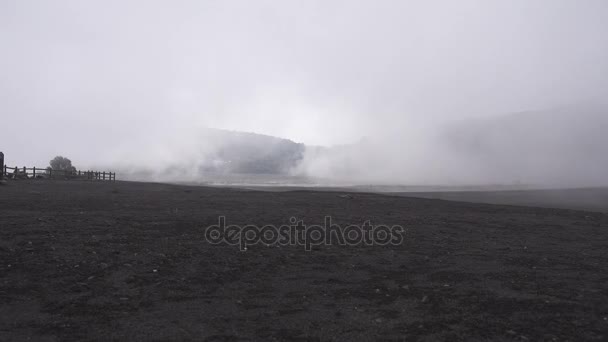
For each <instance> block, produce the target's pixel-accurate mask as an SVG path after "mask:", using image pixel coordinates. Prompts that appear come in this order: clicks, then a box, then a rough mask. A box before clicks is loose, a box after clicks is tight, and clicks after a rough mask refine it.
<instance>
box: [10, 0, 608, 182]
mask: <svg viewBox="0 0 608 342" xmlns="http://www.w3.org/2000/svg"><path fill="white" fill-rule="evenodd" d="M607 32H608V2H606V1H604V0H583V1H575V0H569V1H567V0H536V1H530V0H511V1H499V0H496V1H489V0H478V1H473V0H460V1H448V0H445V1H405V0H403V1H382V0H379V1H361V0H344V1H312V0H306V1H288V0H281V1H278V0H277V1H270V0H266V1H263V0H258V1H246V0H242V1H229V0H225V1H219V0H218V1H194V0H192V1H149V0H146V1H144V0H141V1H108V0H104V1H80V0H74V1H63V0H56V1H42V0H41V1H28V0H4V1H0V106H1V107H0V110H1V113H2V114H1V115H2V116H1V117H2V125H1V127H2V128H1V131H0V150H1V151H3V152H4V153H5V155H6V162H7V164H9V165H11V166H12V165H17V166H40V167H44V166H46V165H47V164H48V161H49V160H50V159H51V158H52V157H54V156H55V155H64V156H66V157H69V158H70V159H72V161H73V162H74V164H75V165H76V166H77V167H79V168H83V169H87V168H106V169H114V170H118V172H119V175H118V177H119V178H120V176H121V172H122V173H123V175H125V174H129V175H131V178H133V176H132V175H138V174H139V175H142V179H143V178H146V177H147V178H150V177H152V176H151V175H153V176H154V177H152V178H154V179H161V180H162V179H163V175H165V179H167V180H188V181H197V180H198V181H203V180H204V177H206V176H205V173H209V172H211V171H214V170H217V169H218V168H220V169H221V170H223V171H222V172H224V171H226V170H228V171H234V172H233V173H238V174H240V173H242V172H249V173H252V174H268V173H269V174H281V175H283V174H285V175H288V176H293V177H296V178H298V179H299V177H304V178H306V177H312V178H323V179H333V180H336V181H347V182H352V183H365V184H369V183H382V184H514V183H526V184H528V183H534V184H552V185H568V186H570V185H598V184H603V185H607V184H608V172H606V169H607V167H608V153H606V147H608V138H606V136H607V134H606V133H605V132H606V131H607V130H608V119H607V118H608V110H607V109H608V106H607V102H608V101H606V100H605V98H606V96H607V95H608V77H607V75H608V35H607V34H606V33H607ZM207 128H213V129H222V130H229V131H238V132H253V133H258V134H264V135H269V136H275V137H280V138H284V139H290V140H292V141H294V142H296V143H298V144H303V145H298V144H293V145H292V144H289V143H287V142H285V141H283V140H280V139H270V140H265V139H266V138H265V137H261V136H255V135H238V134H237V136H235V135H234V134H232V133H229V132H222V131H216V130H209V129H207ZM252 139H253V140H252ZM254 140H255V142H254V143H252V141H254ZM243 146H248V148H246V149H245V150H241V149H242V148H243ZM235 149H236V150H239V151H240V152H238V153H237V152H235V151H234V150H235ZM243 155H246V156H247V157H243ZM253 156H256V157H255V158H257V159H255V160H253V158H254V157H253ZM276 156H280V158H281V160H280V161H277V159H276V158H277V157H276ZM239 158H240V159H243V158H244V159H246V161H245V162H242V163H240V164H239V165H238V166H234V165H235V164H236V162H235V160H236V159H239ZM218 165H219V166H218ZM226 165H229V166H226ZM277 170H278V171H277ZM144 171H145V172H144ZM211 173H213V172H211ZM135 178H137V177H135Z"/></svg>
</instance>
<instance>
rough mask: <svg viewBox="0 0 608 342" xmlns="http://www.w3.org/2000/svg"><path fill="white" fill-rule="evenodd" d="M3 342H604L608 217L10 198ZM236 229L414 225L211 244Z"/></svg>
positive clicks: (129, 186) (132, 187) (56, 192)
mask: <svg viewBox="0 0 608 342" xmlns="http://www.w3.org/2000/svg"><path fill="white" fill-rule="evenodd" d="M0 211H1V215H0V227H1V229H0V234H1V238H0V297H1V301H2V305H1V306H0V340H2V341H23V340H28V339H31V340H36V341H70V340H73V341H81V340H131V341H150V340H197V341H199V340H209V341H241V340H261V341H268V340H376V339H380V340H399V341H402V340H406V341H410V340H411V341H417V340H423V341H425V340H426V341H436V340H446V341H465V340H466V341H543V340H544V341H603V340H606V339H607V338H608V215H606V214H605V213H603V212H591V211H575V210H566V209H547V208H534V207H517V206H501V205H492V204H474V203H464V202H450V201H445V200H435V199H419V198H409V197H398V196H387V195H382V194H371V193H354V192H353V193H349V194H345V193H343V192H328V191H327V192H323V191H306V190H298V191H285V192H261V191H251V190H240V189H234V188H230V189H229V188H211V187H197V186H179V185H165V184H152V183H131V182H117V183H85V182H69V181H56V182H52V181H22V182H10V183H9V184H7V185H5V186H2V187H0ZM221 215H223V216H225V217H226V220H227V222H228V223H229V224H238V225H245V224H255V225H258V226H262V225H266V224H274V225H281V224H288V223H289V218H290V217H297V218H299V219H302V220H304V221H305V223H307V224H323V222H324V221H323V220H324V217H325V216H326V215H330V216H332V218H333V222H334V223H337V224H340V225H342V226H346V225H348V224H358V225H361V224H362V223H363V222H364V221H365V220H370V221H371V222H372V223H373V224H388V225H402V226H403V227H405V228H406V229H407V233H406V235H405V239H404V242H403V243H402V244H400V245H397V246H393V245H389V246H339V245H332V246H316V247H314V248H313V250H312V251H305V250H304V248H303V247H302V246H276V245H275V246H266V245H255V246H251V247H249V248H248V250H247V251H244V252H243V251H240V250H239V248H238V247H237V246H229V245H212V244H210V243H208V242H206V241H205V237H204V229H205V227H207V226H209V225H212V224H215V223H217V221H218V217H219V216H221Z"/></svg>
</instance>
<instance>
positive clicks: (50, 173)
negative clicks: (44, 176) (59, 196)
mask: <svg viewBox="0 0 608 342" xmlns="http://www.w3.org/2000/svg"><path fill="white" fill-rule="evenodd" d="M49 179H53V169H52V168H49Z"/></svg>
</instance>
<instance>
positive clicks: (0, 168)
mask: <svg viewBox="0 0 608 342" xmlns="http://www.w3.org/2000/svg"><path fill="white" fill-rule="evenodd" d="M5 170H6V169H5V166H4V153H2V152H0V181H1V180H3V179H4V172H5Z"/></svg>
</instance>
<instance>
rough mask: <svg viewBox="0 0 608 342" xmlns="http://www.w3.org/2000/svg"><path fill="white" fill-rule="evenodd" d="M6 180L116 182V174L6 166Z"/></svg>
mask: <svg viewBox="0 0 608 342" xmlns="http://www.w3.org/2000/svg"><path fill="white" fill-rule="evenodd" d="M2 171H3V172H4V178H5V179H32V178H33V179H80V180H91V181H111V182H115V181H116V173H115V172H107V171H90V170H88V171H80V170H78V171H77V170H53V169H51V168H38V167H31V168H30V167H25V166H24V167H21V168H19V167H8V166H6V165H5V166H4V170H2Z"/></svg>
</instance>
